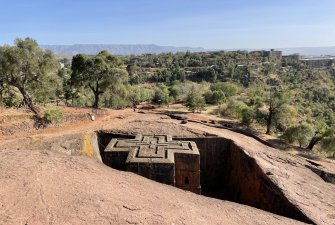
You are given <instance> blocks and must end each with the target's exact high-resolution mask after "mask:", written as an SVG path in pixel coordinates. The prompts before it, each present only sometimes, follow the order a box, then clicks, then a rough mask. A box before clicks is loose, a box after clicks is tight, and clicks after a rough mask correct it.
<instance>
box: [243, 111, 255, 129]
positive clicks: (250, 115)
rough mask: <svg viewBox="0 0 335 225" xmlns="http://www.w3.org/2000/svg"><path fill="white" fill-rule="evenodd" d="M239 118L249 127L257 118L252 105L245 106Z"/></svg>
mask: <svg viewBox="0 0 335 225" xmlns="http://www.w3.org/2000/svg"><path fill="white" fill-rule="evenodd" d="M239 118H240V120H241V122H242V124H243V125H246V126H248V127H249V126H250V125H251V123H252V121H253V120H254V118H255V112H254V110H253V109H252V108H251V107H245V108H243V109H242V110H241V113H240V115H239Z"/></svg>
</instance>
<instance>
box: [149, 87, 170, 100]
mask: <svg viewBox="0 0 335 225" xmlns="http://www.w3.org/2000/svg"><path fill="white" fill-rule="evenodd" d="M172 99H173V98H172V97H170V91H169V89H168V87H167V86H165V85H160V86H159V87H158V88H156V90H155V93H154V96H153V98H152V101H153V102H154V103H156V104H158V105H162V104H169V103H170V102H171V101H172Z"/></svg>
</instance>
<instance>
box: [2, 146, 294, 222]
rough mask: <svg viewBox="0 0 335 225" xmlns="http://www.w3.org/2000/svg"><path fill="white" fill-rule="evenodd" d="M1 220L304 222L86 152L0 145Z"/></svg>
mask: <svg viewBox="0 0 335 225" xmlns="http://www.w3.org/2000/svg"><path fill="white" fill-rule="evenodd" d="M0 155H1V157H0V170H1V173H0V182H1V186H0V199H1V203H0V224H6V225H11V224H15V225H17V224H29V225H30V224H34V225H36V224H37V225H38V224H44V225H45V224H81V225H82V224H250V225H254V224H287V225H289V224H292V225H293V224H300V223H299V222H297V221H294V220H291V219H287V218H284V217H281V216H278V215H274V214H270V213H267V212H264V211H261V210H258V209H254V208H251V207H248V206H243V205H238V204H236V203H231V202H227V201H221V200H217V199H212V198H206V197H203V196H200V195H196V194H193V193H191V192H186V191H183V190H180V189H176V188H174V187H172V186H168V185H163V184H160V183H156V182H153V181H151V180H148V179H145V178H143V177H141V176H138V175H136V174H132V173H127V172H120V171H117V170H114V169H111V168H109V167H107V166H105V165H103V164H101V163H98V162H95V161H93V160H92V159H90V158H88V157H86V156H67V155H64V154H60V153H54V152H51V151H45V150H44V151H39V150H0Z"/></svg>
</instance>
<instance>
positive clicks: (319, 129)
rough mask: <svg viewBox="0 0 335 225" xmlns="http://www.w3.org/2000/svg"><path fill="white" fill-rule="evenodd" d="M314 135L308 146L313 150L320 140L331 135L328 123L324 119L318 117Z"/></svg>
mask: <svg viewBox="0 0 335 225" xmlns="http://www.w3.org/2000/svg"><path fill="white" fill-rule="evenodd" d="M314 130H315V132H314V135H313V137H312V138H311V139H310V141H309V144H308V146H307V149H309V150H312V149H313V148H314V146H315V145H316V144H318V143H319V142H320V141H322V140H323V139H324V138H326V137H327V135H329V134H330V133H329V131H328V130H329V127H328V125H327V124H326V123H325V122H324V121H323V119H320V118H319V119H317V120H316V121H315V122H314Z"/></svg>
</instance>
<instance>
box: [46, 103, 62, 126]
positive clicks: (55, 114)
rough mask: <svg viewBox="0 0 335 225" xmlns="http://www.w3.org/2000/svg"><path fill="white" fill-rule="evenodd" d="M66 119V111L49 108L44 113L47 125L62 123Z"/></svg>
mask: <svg viewBox="0 0 335 225" xmlns="http://www.w3.org/2000/svg"><path fill="white" fill-rule="evenodd" d="M63 118H64V111H63V110H62V109H59V108H55V107H51V106H49V107H47V108H46V109H45V111H44V119H45V121H46V122H47V123H55V122H60V121H61V120H62V119H63Z"/></svg>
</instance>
